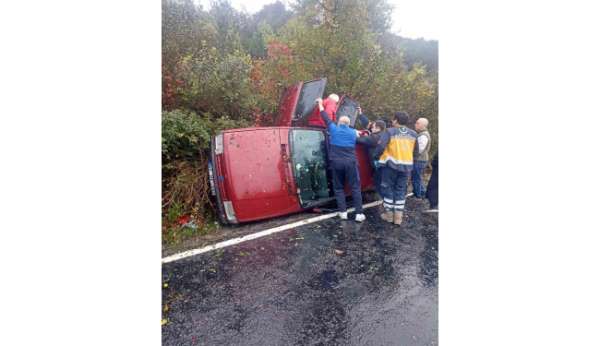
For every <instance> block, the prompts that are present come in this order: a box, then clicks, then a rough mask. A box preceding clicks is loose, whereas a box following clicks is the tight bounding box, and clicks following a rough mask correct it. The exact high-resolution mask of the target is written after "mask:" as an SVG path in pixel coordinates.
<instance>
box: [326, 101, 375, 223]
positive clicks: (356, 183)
mask: <svg viewBox="0 0 600 346" xmlns="http://www.w3.org/2000/svg"><path fill="white" fill-rule="evenodd" d="M317 103H318V104H319V111H320V113H321V118H323V121H324V122H325V123H326V124H327V130H328V131H329V139H330V141H329V144H330V145H329V160H330V162H331V167H332V169H333V190H334V192H335V199H336V201H337V206H338V209H339V212H340V218H341V219H342V220H346V219H348V213H347V212H346V195H345V193H344V183H346V182H347V183H348V185H349V186H350V189H351V190H352V202H353V204H354V209H356V216H355V220H356V221H358V222H362V221H364V220H365V218H366V217H365V214H363V210H362V195H361V192H360V176H359V174H358V161H357V159H356V150H355V146H356V138H357V137H358V133H357V131H356V130H355V129H353V128H351V127H350V118H348V117H347V116H342V117H340V118H339V119H338V124H337V125H336V124H335V123H334V122H333V121H331V119H329V116H328V115H327V113H326V112H325V107H323V100H322V99H321V98H318V99H317Z"/></svg>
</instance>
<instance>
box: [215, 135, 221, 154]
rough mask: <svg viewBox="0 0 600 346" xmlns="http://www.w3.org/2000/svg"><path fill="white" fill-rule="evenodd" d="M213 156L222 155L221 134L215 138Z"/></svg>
mask: <svg viewBox="0 0 600 346" xmlns="http://www.w3.org/2000/svg"><path fill="white" fill-rule="evenodd" d="M215 154H216V155H219V154H223V134H222V133H220V134H218V135H217V136H216V137H215Z"/></svg>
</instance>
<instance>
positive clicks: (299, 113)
mask: <svg viewBox="0 0 600 346" xmlns="http://www.w3.org/2000/svg"><path fill="white" fill-rule="evenodd" d="M326 85H327V78H321V79H315V80H311V81H307V82H300V83H298V84H295V85H293V86H291V87H289V88H287V89H286V90H285V92H284V93H283V95H282V97H281V100H280V102H279V111H278V116H277V120H276V122H275V123H276V125H277V126H303V125H306V124H307V120H308V117H309V116H310V115H311V114H312V113H313V112H314V111H315V107H316V105H315V100H316V99H317V98H319V97H323V92H325V86H326Z"/></svg>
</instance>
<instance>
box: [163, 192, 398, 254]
mask: <svg viewBox="0 0 600 346" xmlns="http://www.w3.org/2000/svg"><path fill="white" fill-rule="evenodd" d="M408 195H410V194H408ZM408 195H407V196H408ZM379 204H381V201H375V202H371V203H367V204H365V205H363V209H366V208H371V207H374V206H377V205H379ZM348 211H349V212H352V211H354V208H350V209H348ZM337 215H338V213H337V212H335V213H330V214H325V215H321V216H315V217H311V218H309V219H305V220H300V221H296V222H293V223H290V224H287V225H282V226H278V227H274V228H270V229H266V230H264V231H260V232H256V233H252V234H247V235H245V236H243V237H239V238H233V239H229V240H225V241H222V242H220V243H216V244H212V245H208V246H205V247H203V248H199V249H193V250H188V251H184V252H180V253H177V254H174V255H171V256H167V257H165V258H163V259H162V263H163V264H164V263H169V262H173V261H178V260H180V259H184V258H187V257H190V256H195V255H199V254H201V253H205V252H209V251H212V250H216V249H220V248H224V247H227V246H231V245H236V244H239V243H243V242H245V241H248V240H252V239H256V238H260V237H264V236H267V235H269V234H273V233H277V232H282V231H285V230H288V229H291V228H296V227H300V226H304V225H308V224H311V223H314V222H318V221H322V220H326V219H331V218H332V217H336V216H337Z"/></svg>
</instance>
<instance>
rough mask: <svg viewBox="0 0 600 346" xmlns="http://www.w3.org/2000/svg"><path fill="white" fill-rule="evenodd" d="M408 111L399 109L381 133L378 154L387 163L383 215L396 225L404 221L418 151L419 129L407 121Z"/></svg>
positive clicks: (383, 178)
mask: <svg viewBox="0 0 600 346" xmlns="http://www.w3.org/2000/svg"><path fill="white" fill-rule="evenodd" d="M407 124H408V114H406V113H404V112H396V113H395V114H394V117H393V119H392V126H393V127H392V128H390V129H388V130H387V131H385V132H384V133H383V134H382V135H381V139H380V140H379V144H378V145H377V148H376V149H375V155H376V156H378V157H379V163H380V164H381V165H383V168H382V171H381V191H382V192H383V207H384V210H385V211H384V212H383V213H382V214H381V218H382V219H383V220H385V221H387V222H393V223H394V224H396V225H400V224H401V223H402V216H403V212H404V203H405V201H406V188H407V184H408V176H409V175H410V172H411V171H412V168H413V159H414V157H416V156H417V155H418V152H419V146H418V143H417V133H416V132H415V131H413V130H411V129H409V128H408V127H406V125H407Z"/></svg>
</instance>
